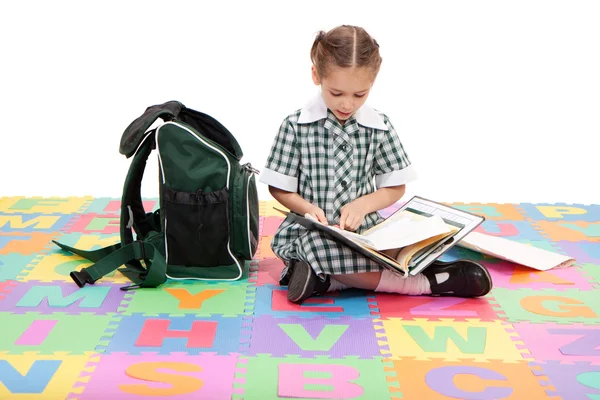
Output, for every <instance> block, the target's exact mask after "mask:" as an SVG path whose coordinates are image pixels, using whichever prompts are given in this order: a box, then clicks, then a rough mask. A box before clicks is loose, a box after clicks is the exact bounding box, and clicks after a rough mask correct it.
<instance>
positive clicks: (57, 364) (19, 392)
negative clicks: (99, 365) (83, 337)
mask: <svg viewBox="0 0 600 400" xmlns="http://www.w3.org/2000/svg"><path fill="white" fill-rule="evenodd" d="M89 360H90V355H89V354H83V355H67V354H62V353H59V352H57V353H55V354H48V355H43V354H36V353H25V354H21V355H4V354H0V398H1V399H20V398H36V397H37V398H40V399H59V398H62V399H64V398H67V396H68V395H69V393H70V392H71V388H72V387H73V385H75V384H77V376H78V375H79V372H80V371H81V370H83V369H84V368H85V366H86V364H87V363H88V361H89Z"/></svg>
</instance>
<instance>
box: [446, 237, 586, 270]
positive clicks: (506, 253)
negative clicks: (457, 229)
mask: <svg viewBox="0 0 600 400" xmlns="http://www.w3.org/2000/svg"><path fill="white" fill-rule="evenodd" d="M457 246H461V247H465V248H467V249H469V250H473V251H476V252H478V253H482V254H486V255H489V256H492V257H496V258H499V259H501V260H506V261H511V262H514V263H516V264H520V265H524V266H526V267H530V268H533V269H537V270H539V271H546V270H549V269H552V268H555V267H566V266H569V265H571V264H573V263H574V262H575V259H573V258H571V257H569V256H564V255H562V254H558V253H553V252H551V251H547V250H544V249H540V248H537V247H534V246H531V245H528V244H524V243H519V242H515V241H512V240H509V239H506V238H501V237H497V236H491V235H485V234H483V233H480V232H471V233H469V234H468V235H467V236H465V237H464V238H463V239H462V240H461V241H459V242H458V243H457Z"/></svg>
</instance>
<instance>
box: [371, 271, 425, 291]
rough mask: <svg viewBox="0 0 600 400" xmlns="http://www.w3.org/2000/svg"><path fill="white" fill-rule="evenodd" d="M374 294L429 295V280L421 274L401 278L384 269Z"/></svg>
mask: <svg viewBox="0 0 600 400" xmlns="http://www.w3.org/2000/svg"><path fill="white" fill-rule="evenodd" d="M375 291H376V292H386V293H398V294H407V295H421V294H431V287H430V286H429V280H427V277H426V276H425V275H423V274H417V275H415V276H407V277H404V276H401V275H398V274H396V273H394V272H392V271H389V270H387V269H384V270H383V271H382V272H381V278H380V279H379V285H377V288H376V289H375Z"/></svg>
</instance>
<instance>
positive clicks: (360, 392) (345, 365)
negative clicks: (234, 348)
mask: <svg viewBox="0 0 600 400" xmlns="http://www.w3.org/2000/svg"><path fill="white" fill-rule="evenodd" d="M244 359H245V360H246V362H245V364H244V367H245V369H246V371H245V373H240V374H239V375H238V376H239V377H240V378H243V379H244V381H245V383H243V384H240V385H239V386H240V388H243V396H236V397H234V398H241V399H244V400H250V399H252V400H254V399H256V400H260V399H277V398H290V397H291V398H302V399H319V398H322V399H335V398H348V399H358V398H362V399H378V400H379V399H382V400H384V399H390V398H391V394H390V391H389V390H388V388H387V372H385V371H384V366H383V364H382V362H381V360H380V359H373V360H368V359H359V358H355V357H345V358H329V357H315V358H301V357H298V356H288V357H270V356H268V355H259V356H255V357H244Z"/></svg>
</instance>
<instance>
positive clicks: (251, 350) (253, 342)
mask: <svg viewBox="0 0 600 400" xmlns="http://www.w3.org/2000/svg"><path fill="white" fill-rule="evenodd" d="M385 340H386V338H385V335H383V334H380V333H379V332H376V331H375V328H374V325H373V321H372V320H369V319H357V318H352V317H341V318H339V319H330V318H326V317H322V316H318V317H312V318H301V317H289V318H275V317H273V316H271V315H260V316H257V317H254V319H253V321H252V338H251V339H250V343H249V347H248V349H247V351H246V352H245V354H247V355H252V356H254V355H257V354H270V355H271V356H273V357H285V356H286V355H290V354H296V355H299V356H300V357H302V358H312V357H315V356H319V355H326V356H327V355H328V356H330V357H331V358H343V357H345V356H357V357H359V358H373V357H381V348H382V346H384V347H386V345H385Z"/></svg>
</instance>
